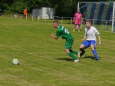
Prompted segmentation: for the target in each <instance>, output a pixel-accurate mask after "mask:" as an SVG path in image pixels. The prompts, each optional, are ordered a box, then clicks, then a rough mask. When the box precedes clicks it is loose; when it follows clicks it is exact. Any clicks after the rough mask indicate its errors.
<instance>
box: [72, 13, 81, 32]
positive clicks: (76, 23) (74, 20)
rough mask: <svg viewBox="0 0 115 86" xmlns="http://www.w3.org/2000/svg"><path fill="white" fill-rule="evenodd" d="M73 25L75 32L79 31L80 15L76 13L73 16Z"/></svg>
mask: <svg viewBox="0 0 115 86" xmlns="http://www.w3.org/2000/svg"><path fill="white" fill-rule="evenodd" d="M73 23H74V24H75V29H74V31H75V30H78V31H79V30H80V25H81V23H82V14H81V13H80V12H79V11H78V12H76V13H75V14H74V17H73Z"/></svg>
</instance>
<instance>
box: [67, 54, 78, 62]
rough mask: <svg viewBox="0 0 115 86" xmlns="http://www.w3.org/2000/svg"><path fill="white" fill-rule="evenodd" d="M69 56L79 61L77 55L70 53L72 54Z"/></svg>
mask: <svg viewBox="0 0 115 86" xmlns="http://www.w3.org/2000/svg"><path fill="white" fill-rule="evenodd" d="M68 55H69V56H70V57H72V59H73V60H75V59H77V56H76V54H75V53H72V52H70V53H68Z"/></svg>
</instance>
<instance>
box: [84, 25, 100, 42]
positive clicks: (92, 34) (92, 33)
mask: <svg viewBox="0 0 115 86" xmlns="http://www.w3.org/2000/svg"><path fill="white" fill-rule="evenodd" d="M99 34H100V33H99V32H98V30H97V29H96V28H95V27H93V26H91V27H90V29H88V28H85V36H86V40H95V41H96V36H97V35H99Z"/></svg>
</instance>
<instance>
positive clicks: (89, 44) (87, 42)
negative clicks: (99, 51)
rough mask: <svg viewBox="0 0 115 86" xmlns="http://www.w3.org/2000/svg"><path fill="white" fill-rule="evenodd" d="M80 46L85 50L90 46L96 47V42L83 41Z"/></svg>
mask: <svg viewBox="0 0 115 86" xmlns="http://www.w3.org/2000/svg"><path fill="white" fill-rule="evenodd" d="M82 44H83V45H84V46H85V48H88V47H90V46H91V45H94V46H95V47H96V41H95V40H84V41H83V42H82Z"/></svg>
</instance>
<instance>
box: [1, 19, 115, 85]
mask: <svg viewBox="0 0 115 86" xmlns="http://www.w3.org/2000/svg"><path fill="white" fill-rule="evenodd" d="M65 26H66V27H68V28H69V29H70V31H71V32H72V30H71V28H72V25H65ZM98 28H99V29H101V28H102V27H101V26H98ZM54 32H55V30H54V29H52V25H51V24H43V23H40V22H38V21H33V22H32V21H30V20H29V21H25V20H23V19H13V18H8V17H0V86H115V33H111V32H107V31H103V30H100V32H101V37H102V45H101V46H98V49H97V50H98V52H99V54H100V56H101V60H100V61H98V62H97V61H95V60H93V59H90V58H81V61H80V63H77V64H75V63H72V62H71V61H68V60H67V59H66V58H68V56H66V54H65V52H63V51H64V47H63V45H64V40H62V39H59V40H58V41H55V40H53V39H51V38H50V37H49V35H50V34H51V33H54ZM72 35H73V36H74V38H75V43H74V49H75V50H78V48H79V45H80V42H81V41H80V39H81V38H82V36H83V32H79V33H78V32H75V33H73V32H72ZM86 55H88V56H89V55H91V52H90V50H89V49H88V50H87V53H86ZM13 58H18V59H19V60H20V61H21V65H12V64H11V61H12V59H13Z"/></svg>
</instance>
